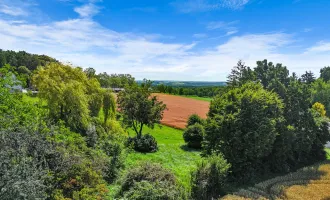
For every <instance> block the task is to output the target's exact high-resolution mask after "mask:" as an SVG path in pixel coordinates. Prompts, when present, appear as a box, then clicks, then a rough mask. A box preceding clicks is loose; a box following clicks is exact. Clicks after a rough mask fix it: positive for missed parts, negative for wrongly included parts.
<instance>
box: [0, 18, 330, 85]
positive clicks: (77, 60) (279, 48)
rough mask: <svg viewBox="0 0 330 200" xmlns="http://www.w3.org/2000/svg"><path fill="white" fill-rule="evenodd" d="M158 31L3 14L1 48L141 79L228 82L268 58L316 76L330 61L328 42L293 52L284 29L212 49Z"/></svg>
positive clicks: (86, 20) (240, 38)
mask: <svg viewBox="0 0 330 200" xmlns="http://www.w3.org/2000/svg"><path fill="white" fill-rule="evenodd" d="M227 33H229V31H228V32H227ZM155 35H158V34H153V35H148V34H136V33H123V32H116V31H113V30H110V29H107V28H105V27H103V26H101V25H100V24H99V23H97V22H95V21H94V20H93V19H92V18H78V19H72V20H66V21H58V22H52V23H48V24H42V25H40V24H33V23H29V22H26V21H14V20H13V21H10V20H3V19H1V18H0V38H1V39H2V40H1V46H0V48H2V49H10V50H25V51H28V52H31V53H38V54H47V55H49V56H53V57H55V58H57V59H59V60H61V61H63V62H71V63H73V64H74V65H78V66H82V67H94V68H95V69H96V70H97V72H98V73H100V72H104V71H105V72H108V73H131V74H132V75H133V76H135V77H136V78H137V79H142V78H149V79H167V80H208V81H224V80H226V76H227V75H228V73H229V72H230V70H231V68H232V67H233V66H234V65H235V64H236V63H237V61H238V60H239V59H243V60H244V61H245V62H246V64H247V65H250V66H251V67H254V66H255V62H256V61H257V60H262V59H265V58H267V59H269V60H271V61H273V62H280V63H283V64H284V65H286V66H288V68H289V69H290V70H291V71H295V72H297V73H298V74H299V73H303V72H304V71H306V70H312V71H313V72H314V73H316V74H317V73H318V71H319V69H320V68H322V67H323V66H325V65H329V64H330V57H329V56H328V52H329V51H330V43H326V42H321V43H317V44H316V45H313V46H311V47H309V48H305V49H302V51H301V52H291V53H290V51H288V50H287V47H289V46H290V45H297V44H296V43H297V41H295V40H294V39H293V36H292V35H290V34H285V33H260V34H247V35H241V36H238V35H236V36H231V37H230V38H229V39H228V40H227V41H224V42H221V43H213V46H211V47H210V48H208V49H198V48H197V47H196V44H195V43H187V44H183V43H178V42H176V43H174V42H172V43H168V42H162V39H163V38H162V37H160V36H159V35H158V36H155ZM195 36H197V37H198V35H197V34H196V35H195ZM201 36H202V35H199V37H201ZM206 42H207V41H206ZM200 43H202V41H201V42H200ZM202 44H203V43H202ZM298 45H299V44H298ZM283 49H284V50H286V51H284V50H283ZM283 52H286V53H283ZM288 52H289V53H288Z"/></svg>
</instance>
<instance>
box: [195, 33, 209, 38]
mask: <svg viewBox="0 0 330 200" xmlns="http://www.w3.org/2000/svg"><path fill="white" fill-rule="evenodd" d="M206 37H207V34H205V33H196V34H194V35H193V38H197V39H201V38H206Z"/></svg>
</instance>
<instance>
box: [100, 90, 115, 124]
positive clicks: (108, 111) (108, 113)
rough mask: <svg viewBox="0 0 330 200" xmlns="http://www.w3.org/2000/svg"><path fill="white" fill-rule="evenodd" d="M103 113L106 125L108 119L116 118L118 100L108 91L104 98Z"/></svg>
mask: <svg viewBox="0 0 330 200" xmlns="http://www.w3.org/2000/svg"><path fill="white" fill-rule="evenodd" d="M103 113H104V123H106V122H107V121H108V119H114V118H115V116H116V100H115V97H114V96H113V94H112V93H111V92H110V91H109V90H107V91H106V92H105V93H104V96H103Z"/></svg>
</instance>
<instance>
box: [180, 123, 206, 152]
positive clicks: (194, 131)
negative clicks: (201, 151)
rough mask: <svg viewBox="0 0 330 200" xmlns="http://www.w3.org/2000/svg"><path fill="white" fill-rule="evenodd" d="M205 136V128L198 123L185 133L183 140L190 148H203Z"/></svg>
mask: <svg viewBox="0 0 330 200" xmlns="http://www.w3.org/2000/svg"><path fill="white" fill-rule="evenodd" d="M204 134H205V130H204V127H203V126H202V125H201V124H198V123H197V124H194V125H191V126H189V127H188V128H187V129H186V130H185V131H184V132H183V139H184V141H185V142H186V143H187V145H188V147H191V148H201V147H202V141H203V137H204Z"/></svg>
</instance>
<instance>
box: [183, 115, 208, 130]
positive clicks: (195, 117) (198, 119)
mask: <svg viewBox="0 0 330 200" xmlns="http://www.w3.org/2000/svg"><path fill="white" fill-rule="evenodd" d="M194 124H202V125H203V124H204V120H203V119H202V118H201V117H200V116H198V115H197V114H192V115H190V116H189V118H188V121H187V127H189V126H192V125H194Z"/></svg>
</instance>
